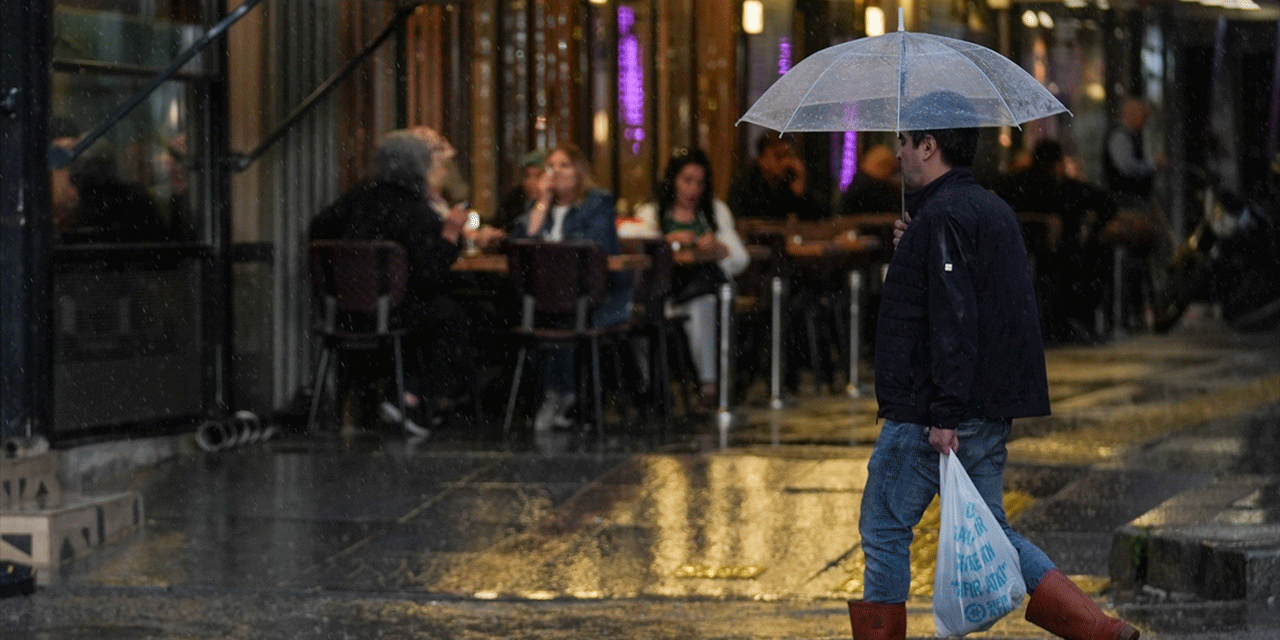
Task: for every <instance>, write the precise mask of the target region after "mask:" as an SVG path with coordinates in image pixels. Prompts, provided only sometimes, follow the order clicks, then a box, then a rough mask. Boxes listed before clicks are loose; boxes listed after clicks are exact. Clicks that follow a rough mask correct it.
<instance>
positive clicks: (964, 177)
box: [906, 167, 974, 216]
mask: <svg viewBox="0 0 1280 640" xmlns="http://www.w3.org/2000/svg"><path fill="white" fill-rule="evenodd" d="M963 183H974V179H973V169H970V168H969V167H956V168H954V169H952V170H950V171H948V172H946V173H944V174H942V175H940V176H938V177H937V178H935V179H934V180H933V182H930V183H929V184H926V185H925V186H923V187H920V188H919V189H916V190H915V191H908V192H907V196H906V197H907V199H906V207H907V212H908V213H910V214H911V215H913V216H914V215H915V212H916V211H918V210H919V209H920V207H921V206H923V205H924V203H926V202H928V201H929V200H930V199H932V198H933V195H934V194H935V193H937V192H938V190H939V189H942V188H943V187H944V186H946V185H951V184H963Z"/></svg>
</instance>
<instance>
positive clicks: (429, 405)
mask: <svg viewBox="0 0 1280 640" xmlns="http://www.w3.org/2000/svg"><path fill="white" fill-rule="evenodd" d="M453 153H454V151H453V147H452V146H450V145H449V143H448V141H447V140H445V139H444V138H443V137H442V136H440V134H439V133H436V132H435V131H433V130H431V129H427V128H425V127H419V128H414V129H401V130H396V131H392V132H390V133H388V134H386V135H385V136H383V138H382V139H381V140H380V141H379V142H378V147H377V150H376V151H375V153H374V157H373V161H372V167H371V173H372V176H371V177H370V179H369V180H367V181H365V182H362V183H361V184H358V185H356V186H355V187H354V188H352V189H351V190H350V191H349V192H347V193H346V194H344V195H343V196H342V197H341V198H339V199H338V200H337V201H336V202H334V203H333V204H331V205H329V207H327V208H326V209H325V210H324V211H322V212H320V214H319V215H317V216H316V217H315V219H314V220H312V221H311V229H310V235H311V239H312V240H392V241H394V242H398V243H400V244H401V245H403V246H404V248H405V251H406V253H407V256H408V262H409V283H408V291H407V293H406V295H405V300H404V302H403V303H402V304H401V306H400V307H399V308H398V309H397V310H396V313H397V314H398V315H399V316H400V317H401V318H402V319H403V321H404V323H405V325H406V326H408V327H409V328H410V334H409V335H408V336H407V337H406V338H407V340H406V345H407V347H406V353H408V354H409V357H408V367H407V369H408V376H407V381H406V385H405V386H406V388H407V392H406V394H405V406H406V409H407V410H408V412H409V415H408V416H406V420H405V428H406V430H407V431H409V433H410V435H412V436H418V437H423V436H426V435H428V433H429V431H428V426H429V425H431V424H432V423H433V422H434V423H439V422H440V416H441V415H442V411H443V410H447V409H449V408H450V407H451V406H452V404H453V402H454V401H455V400H456V398H458V397H459V396H461V395H463V394H465V393H466V392H467V391H468V390H469V389H470V388H471V385H472V383H473V381H474V379H475V375H476V365H475V358H474V355H473V354H472V345H471V335H470V332H469V331H468V329H467V326H468V324H469V323H468V318H467V313H466V311H465V309H464V308H463V307H462V306H461V305H460V304H458V302H456V301H455V300H453V299H452V298H450V297H449V296H448V295H447V291H448V281H449V279H450V274H451V271H450V268H451V267H452V265H453V262H454V260H455V259H457V257H458V253H459V239H460V238H461V237H462V228H463V225H464V223H465V222H466V216H467V211H466V206H465V205H462V204H457V205H454V206H452V207H450V206H449V205H448V204H446V203H445V201H444V197H443V196H442V195H441V192H440V189H439V184H440V183H439V182H438V181H437V180H436V176H437V175H438V173H439V168H440V165H441V164H442V163H444V162H446V161H447V160H449V159H450V158H451V157H452V156H453ZM380 413H381V414H382V417H383V418H384V419H386V420H388V421H392V422H399V421H400V420H399V418H400V416H399V409H398V408H397V407H396V404H395V403H392V402H383V403H382V404H381V405H380Z"/></svg>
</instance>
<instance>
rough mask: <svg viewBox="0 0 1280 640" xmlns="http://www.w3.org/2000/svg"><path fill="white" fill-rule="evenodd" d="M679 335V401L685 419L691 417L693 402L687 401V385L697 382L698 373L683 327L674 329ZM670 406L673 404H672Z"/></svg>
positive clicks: (677, 345)
mask: <svg viewBox="0 0 1280 640" xmlns="http://www.w3.org/2000/svg"><path fill="white" fill-rule="evenodd" d="M675 331H678V332H679V334H678V335H677V337H676V351H677V352H678V353H679V354H680V355H679V358H680V365H681V366H680V368H681V370H682V371H681V375H680V401H681V402H682V403H683V404H684V415H685V418H688V417H689V416H691V415H693V402H692V401H691V400H690V399H689V384H690V382H694V383H695V384H696V381H697V380H698V371H697V370H696V369H695V368H694V366H693V352H692V351H691V349H692V348H693V345H691V344H689V334H688V333H685V329H684V327H675ZM672 404H675V403H674V402H672Z"/></svg>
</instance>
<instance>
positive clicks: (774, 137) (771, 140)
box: [756, 131, 791, 156]
mask: <svg viewBox="0 0 1280 640" xmlns="http://www.w3.org/2000/svg"><path fill="white" fill-rule="evenodd" d="M775 144H785V145H787V146H791V143H790V142H787V141H786V140H783V139H782V134H780V133H778V132H777V131H766V132H764V133H762V134H760V137H758V138H756V155H757V156H759V155H764V150H765V149H768V148H769V147H772V146H773V145H775Z"/></svg>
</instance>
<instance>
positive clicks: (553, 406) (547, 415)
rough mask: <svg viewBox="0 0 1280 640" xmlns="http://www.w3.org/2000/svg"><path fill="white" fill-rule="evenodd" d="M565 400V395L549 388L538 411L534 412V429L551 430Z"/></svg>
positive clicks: (538, 430)
mask: <svg viewBox="0 0 1280 640" xmlns="http://www.w3.org/2000/svg"><path fill="white" fill-rule="evenodd" d="M563 401H564V396H561V395H560V394H559V393H558V392H556V391H554V390H552V389H547V392H546V393H545V394H543V396H542V405H541V406H539V407H538V412H537V413H535V414H533V430H534V431H537V432H544V431H549V430H550V429H551V426H552V424H553V423H554V422H555V419H556V416H557V415H559V414H560V403H561V402H563Z"/></svg>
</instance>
